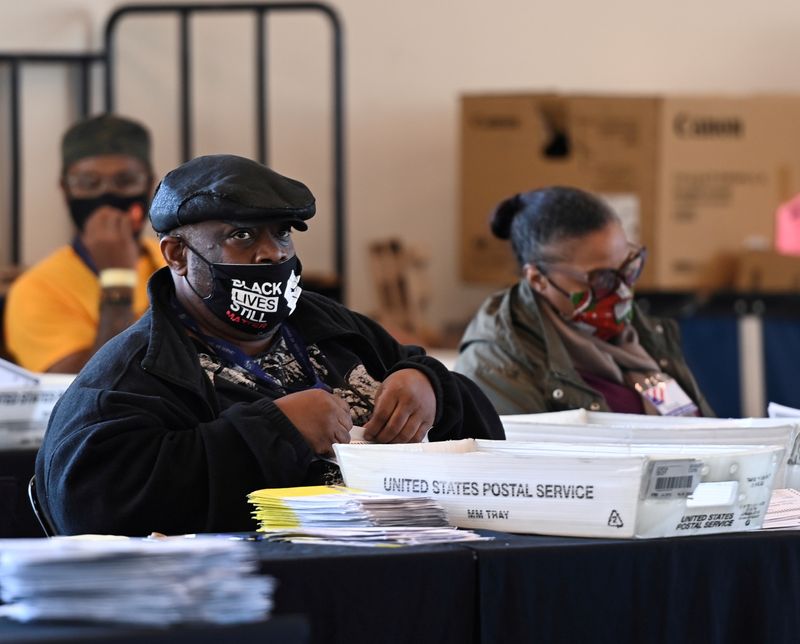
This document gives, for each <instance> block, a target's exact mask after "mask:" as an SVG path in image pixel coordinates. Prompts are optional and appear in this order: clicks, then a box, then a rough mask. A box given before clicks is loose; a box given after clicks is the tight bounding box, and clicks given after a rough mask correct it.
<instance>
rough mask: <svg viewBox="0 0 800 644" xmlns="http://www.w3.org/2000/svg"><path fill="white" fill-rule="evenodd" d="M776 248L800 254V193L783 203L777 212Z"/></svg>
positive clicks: (784, 253) (788, 253) (792, 253)
mask: <svg viewBox="0 0 800 644" xmlns="http://www.w3.org/2000/svg"><path fill="white" fill-rule="evenodd" d="M775 250H777V251H778V252H779V253H782V254H783V255H800V194H798V195H795V196H794V197H793V198H792V199H790V200H789V201H787V202H786V203H784V204H781V205H780V206H779V207H778V210H777V212H776V213H775Z"/></svg>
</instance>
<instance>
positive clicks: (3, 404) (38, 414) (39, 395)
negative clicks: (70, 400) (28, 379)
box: [0, 374, 75, 449]
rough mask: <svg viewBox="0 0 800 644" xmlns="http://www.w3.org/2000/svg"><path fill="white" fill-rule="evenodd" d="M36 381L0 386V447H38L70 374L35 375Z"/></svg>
mask: <svg viewBox="0 0 800 644" xmlns="http://www.w3.org/2000/svg"><path fill="white" fill-rule="evenodd" d="M37 377H38V378H39V383H38V384H30V385H17V386H5V387H0V448H2V449H14V448H27V447H38V445H40V444H41V442H42V437H43V436H44V431H45V428H46V427H47V421H48V419H49V418H50V412H52V411H53V406H54V405H55V404H56V402H57V401H58V399H59V398H60V397H61V395H62V394H63V393H64V392H65V391H66V390H67V387H69V384H70V383H71V382H72V381H73V380H74V378H75V376H73V375H55V374H37Z"/></svg>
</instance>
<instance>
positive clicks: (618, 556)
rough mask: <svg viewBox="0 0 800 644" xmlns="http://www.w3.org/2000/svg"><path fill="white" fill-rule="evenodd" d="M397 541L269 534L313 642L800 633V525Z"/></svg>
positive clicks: (276, 566) (289, 600) (708, 639)
mask: <svg viewBox="0 0 800 644" xmlns="http://www.w3.org/2000/svg"><path fill="white" fill-rule="evenodd" d="M485 534H492V535H494V536H495V537H496V539H495V540H494V541H487V542H476V543H472V544H461V545H450V546H430V547H424V548H419V547H412V548H402V549H396V550H378V551H376V550H375V549H369V548H346V547H335V548H334V547H326V546H307V545H306V546H301V545H290V544H270V543H263V542H262V543H259V544H258V546H259V554H260V557H261V561H262V566H261V568H262V571H263V572H267V573H269V574H272V575H274V576H276V577H277V578H278V580H279V583H280V585H279V586H278V590H277V594H276V611H277V612H279V613H280V612H305V613H307V614H308V615H309V619H310V621H311V625H312V627H311V628H312V641H313V642H337V643H338V642H348V643H351V644H352V643H356V642H414V643H417V642H466V643H469V642H483V643H486V644H492V643H495V642H514V643H516V642H537V643H548V642H570V643H574V642H591V643H593V644H594V643H598V644H603V643H606V642H608V643H609V644H611V643H613V644H625V643H630V644H634V643H636V644H640V643H643V642H644V643H648V644H649V643H661V642H664V643H667V642H669V643H675V644H685V643H686V642H703V643H704V644H705V643H710V644H735V643H737V642H741V643H742V644H753V643H755V642H768V643H769V644H775V643H782V642H786V643H789V642H791V643H793V644H795V643H796V642H798V641H800V532H789V531H786V532H766V533H761V532H754V533H738V534H727V535H710V536H704V537H680V538H673V539H646V540H623V541H619V540H603V539H578V538H564V537H541V536H525V535H509V534H504V533H489V532H485Z"/></svg>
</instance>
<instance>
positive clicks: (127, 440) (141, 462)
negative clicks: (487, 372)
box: [36, 268, 504, 535]
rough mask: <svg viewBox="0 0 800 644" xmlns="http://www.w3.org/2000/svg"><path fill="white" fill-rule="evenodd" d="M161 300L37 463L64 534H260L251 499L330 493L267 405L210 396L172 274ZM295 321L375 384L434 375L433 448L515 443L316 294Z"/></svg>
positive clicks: (459, 387)
mask: <svg viewBox="0 0 800 644" xmlns="http://www.w3.org/2000/svg"><path fill="white" fill-rule="evenodd" d="M148 288H149V295H150V302H151V307H150V309H149V310H148V312H147V313H146V314H145V315H144V317H143V318H142V319H141V320H139V321H138V322H137V323H136V324H134V325H133V326H132V327H130V328H129V329H128V330H126V331H125V332H123V333H121V334H120V335H118V336H117V337H116V338H114V339H113V340H111V341H110V342H108V343H107V344H106V345H105V346H104V347H103V348H102V349H101V350H100V351H99V352H98V353H97V354H95V356H94V357H93V358H92V359H91V360H90V361H89V363H88V364H87V365H86V366H85V367H84V369H83V370H82V371H81V373H80V374H79V375H78V376H77V378H76V379H75V381H74V382H73V384H72V385H71V386H70V388H69V389H68V390H67V392H66V393H65V394H64V395H63V397H62V398H61V400H60V401H59V402H58V404H57V405H56V407H55V409H54V411H53V414H52V416H51V418H50V423H49V426H48V429H47V433H46V435H45V438H44V443H43V445H42V447H41V449H40V451H39V455H38V458H37V461H36V480H37V488H38V493H39V496H40V502H41V504H42V505H43V506H44V510H45V511H46V512H47V513H49V515H50V517H51V519H52V521H53V523H54V524H55V527H56V529H57V531H58V532H59V533H61V534H77V533H109V534H127V535H146V534H149V533H150V532H154V531H155V532H162V533H165V534H180V533H191V532H215V531H220V532H221V531H243V530H253V529H255V528H256V522H255V520H254V519H253V518H252V517H251V516H250V511H251V508H250V506H249V505H248V503H247V501H246V495H247V494H248V493H249V492H251V491H253V490H257V489H260V488H265V487H289V486H296V485H305V484H311V483H317V482H319V481H318V471H319V468H318V467H316V465H317V464H318V462H315V461H314V455H313V453H312V452H311V450H310V449H309V447H308V445H307V444H306V443H305V441H304V440H303V438H302V436H301V434H300V432H299V431H298V430H297V429H296V428H295V427H294V425H293V424H292V423H291V422H290V421H289V419H288V418H287V417H286V416H285V415H284V414H283V413H282V412H281V411H280V410H279V409H278V407H277V406H276V405H275V404H274V402H273V400H272V399H270V398H268V397H264V395H263V392H257V391H255V390H252V389H250V388H248V387H245V386H242V385H236V384H233V383H226V382H225V381H223V380H221V379H218V380H217V381H216V386H215V385H214V384H212V383H211V380H210V379H209V377H208V376H207V375H206V373H205V372H204V371H203V369H202V368H201V366H200V363H199V360H198V357H197V348H196V346H195V345H194V344H193V342H192V340H191V339H190V338H189V336H188V335H187V334H186V332H185V330H184V327H183V326H182V325H181V323H180V321H179V320H178V319H177V317H176V316H175V314H174V312H173V310H172V307H171V306H170V304H169V302H170V299H171V297H172V294H173V284H172V278H171V275H170V273H169V269H166V268H164V269H161V270H160V271H158V272H157V273H155V274H154V275H153V277H152V278H151V280H150V284H149V286H148ZM290 321H291V324H292V326H293V328H295V329H296V330H297V331H298V332H299V334H300V336H301V337H302V338H303V339H304V340H305V341H306V343H307V344H309V345H311V344H316V345H317V346H318V347H319V349H320V350H321V351H322V352H323V354H325V355H326V356H328V357H329V358H330V356H338V359H339V360H343V359H349V360H351V361H352V362H353V363H357V362H359V361H360V362H362V363H363V365H364V367H365V368H366V369H367V371H368V372H369V374H370V375H371V376H372V377H373V378H375V379H376V380H383V379H385V377H386V376H387V375H388V374H390V373H392V372H394V371H397V370H399V369H404V368H408V367H412V368H415V369H419V370H420V371H422V372H423V373H424V374H425V375H426V376H427V377H428V378H429V380H430V382H431V384H432V385H433V389H434V392H435V394H436V409H437V416H436V421H435V428H434V429H433V430H432V431H431V432H430V435H429V438H430V439H431V440H447V439H457V438H465V437H474V438H503V437H504V435H503V429H502V425H501V424H500V421H499V418H498V416H497V414H496V412H495V411H494V409H493V407H492V405H491V404H490V403H489V401H488V399H487V398H486V397H485V396H484V395H483V393H481V391H480V390H479V389H478V388H477V386H476V385H474V384H473V383H472V382H471V381H470V380H468V379H467V378H466V377H464V376H461V375H459V374H456V373H452V372H450V371H448V370H447V369H446V368H445V367H444V366H443V365H442V364H441V363H439V362H438V361H436V360H434V359H433V358H431V357H429V356H426V355H424V351H423V350H422V349H421V348H419V347H413V346H403V345H400V344H398V343H397V342H396V341H395V340H394V339H393V338H392V337H391V336H390V335H389V334H388V333H387V332H386V331H384V330H383V329H382V328H381V327H380V326H379V325H377V324H375V323H374V322H372V321H370V320H369V319H367V318H365V317H363V316H361V315H358V314H357V313H354V312H352V311H349V310H348V309H346V308H345V307H343V306H341V305H339V304H337V303H335V302H333V301H331V300H328V299H326V298H324V297H321V296H319V295H315V294H313V293H309V292H305V293H303V295H302V296H301V298H300V300H299V301H298V304H297V309H296V310H295V312H294V314H293V315H292V317H291V318H290ZM338 366H339V367H341V371H344V369H346V368H347V365H338Z"/></svg>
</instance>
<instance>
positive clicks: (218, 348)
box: [172, 298, 331, 393]
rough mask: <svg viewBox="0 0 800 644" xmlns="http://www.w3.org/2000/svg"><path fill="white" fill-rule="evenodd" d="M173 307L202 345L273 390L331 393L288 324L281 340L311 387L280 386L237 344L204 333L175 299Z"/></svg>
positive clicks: (284, 327) (282, 327) (184, 324)
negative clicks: (316, 390)
mask: <svg viewBox="0 0 800 644" xmlns="http://www.w3.org/2000/svg"><path fill="white" fill-rule="evenodd" d="M172 308H173V309H174V310H175V313H176V315H177V316H178V319H179V320H180V321H181V323H182V324H183V326H185V327H186V328H187V329H190V330H191V331H192V332H194V333H195V334H196V335H197V336H198V337H199V338H201V339H202V340H203V342H205V343H206V344H207V345H208V346H209V347H210V348H211V349H213V351H214V353H216V354H217V356H219V357H220V358H223V359H224V360H227V361H228V362H230V363H233V364H235V365H237V366H239V367H241V368H242V369H244V370H245V371H247V372H248V373H249V374H251V375H253V376H255V377H256V378H258V379H259V380H261V381H262V382H265V383H267V384H268V385H269V386H270V387H271V388H272V389H277V390H280V391H287V392H290V393H293V392H297V391H305V390H307V389H324V390H325V391H327V392H331V388H330V387H329V386H328V385H326V384H325V383H324V382H323V381H322V380H321V379H320V377H319V374H317V372H316V370H315V369H314V366H313V365H312V364H311V359H310V358H309V357H308V349H307V348H306V345H305V343H304V342H303V341H302V339H301V338H300V336H299V335H298V334H297V332H296V331H295V330H294V329H292V328H290V327H289V325H288V324H286V323H285V322H284V323H283V324H281V337H283V340H284V342H285V343H286V347H287V348H288V349H289V352H290V353H291V354H292V357H293V358H294V359H295V360H297V362H298V364H299V365H300V368H301V369H302V370H303V374H304V375H305V377H306V379H307V380H308V381H309V382H313V384H311V385H306V386H301V387H295V386H289V385H285V384H281V383H280V382H279V381H278V380H276V379H275V378H273V377H272V376H271V375H269V374H268V373H267V372H266V371H264V369H262V367H261V365H260V364H259V363H258V361H257V360H254V359H253V358H251V357H250V356H248V355H247V354H246V353H244V351H242V350H241V349H239V347H237V346H236V345H234V344H231V343H230V342H227V341H226V340H222V339H220V338H213V337H211V336H208V335H206V334H205V333H203V332H202V331H201V330H200V327H199V326H198V325H197V322H195V320H194V319H193V318H192V317H191V316H190V315H189V314H188V313H187V312H186V310H185V309H184V308H183V307H182V306H181V305H180V303H179V302H178V301H177V299H175V298H173V299H172Z"/></svg>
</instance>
